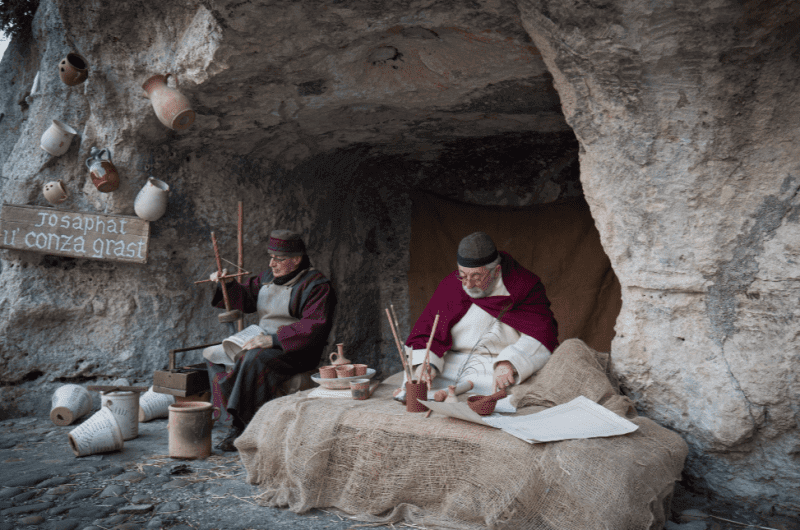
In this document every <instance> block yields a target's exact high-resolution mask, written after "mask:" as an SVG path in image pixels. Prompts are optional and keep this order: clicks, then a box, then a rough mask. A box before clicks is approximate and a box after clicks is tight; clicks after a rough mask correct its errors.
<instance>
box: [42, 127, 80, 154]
mask: <svg viewBox="0 0 800 530" xmlns="http://www.w3.org/2000/svg"><path fill="white" fill-rule="evenodd" d="M76 134H78V131H76V130H75V129H73V128H72V127H70V126H69V125H67V124H66V123H64V122H61V121H58V120H53V125H51V126H50V127H49V128H48V129H47V130H46V131H45V132H44V134H42V141H41V147H42V149H44V150H45V151H47V152H48V153H50V154H51V155H53V156H61V155H63V154H64V153H66V152H67V150H69V144H70V142H72V137H73V136H75V135H76Z"/></svg>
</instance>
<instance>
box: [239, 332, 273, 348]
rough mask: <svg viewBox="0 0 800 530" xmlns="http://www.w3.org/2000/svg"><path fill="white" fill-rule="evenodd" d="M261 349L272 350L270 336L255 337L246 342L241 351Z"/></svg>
mask: <svg viewBox="0 0 800 530" xmlns="http://www.w3.org/2000/svg"><path fill="white" fill-rule="evenodd" d="M261 348H272V335H257V336H255V337H253V338H252V339H250V340H248V341H247V342H245V343H244V345H243V346H242V349H243V350H245V351H246V350H258V349H261Z"/></svg>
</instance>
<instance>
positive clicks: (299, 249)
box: [267, 230, 306, 256]
mask: <svg viewBox="0 0 800 530" xmlns="http://www.w3.org/2000/svg"><path fill="white" fill-rule="evenodd" d="M267 249H268V250H269V252H270V253H271V254H274V255H275V256H302V255H304V254H305V253H306V246H305V244H304V243H303V239H302V238H301V237H300V234H298V233H297V232H293V231H292V230H273V231H272V232H271V233H270V235H269V243H267Z"/></svg>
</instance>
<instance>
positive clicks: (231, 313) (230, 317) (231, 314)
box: [211, 232, 242, 324]
mask: <svg viewBox="0 0 800 530" xmlns="http://www.w3.org/2000/svg"><path fill="white" fill-rule="evenodd" d="M211 242H212V243H213V244H214V258H216V260H217V277H219V276H222V260H221V259H220V257H219V247H218V246H217V236H216V235H215V234H214V232H211ZM219 285H220V288H222V299H223V300H224V301H225V312H224V313H220V314H219V315H217V320H219V321H220V322H221V323H223V324H224V323H226V322H235V321H237V320H239V319H240V318H242V312H241V311H239V310H238V309H233V310H231V302H230V299H229V298H228V289H227V288H226V287H225V281H224V280H222V281H220V283H219Z"/></svg>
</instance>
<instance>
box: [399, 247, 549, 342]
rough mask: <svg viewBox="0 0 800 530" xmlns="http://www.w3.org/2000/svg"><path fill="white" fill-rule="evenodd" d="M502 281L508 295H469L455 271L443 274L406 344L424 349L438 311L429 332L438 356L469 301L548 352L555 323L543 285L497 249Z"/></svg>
mask: <svg viewBox="0 0 800 530" xmlns="http://www.w3.org/2000/svg"><path fill="white" fill-rule="evenodd" d="M500 255H501V256H502V261H501V263H500V267H502V275H503V282H504V283H505V286H506V288H507V289H508V292H509V296H487V297H485V298H472V297H470V296H469V295H468V294H467V293H466V292H464V289H463V287H462V283H461V281H460V280H459V279H458V271H453V272H452V273H451V274H449V275H447V277H445V279H444V280H442V281H441V283H439V286H438V287H437V288H436V291H434V293H433V296H432V297H431V299H430V301H429V302H428V304H427V305H426V306H425V310H424V311H423V312H422V315H420V317H419V318H418V319H417V322H416V323H415V324H414V327H413V328H412V329H411V333H410V334H409V336H408V340H406V346H409V347H411V348H413V349H415V350H416V349H424V348H425V347H426V346H427V343H428V337H429V335H430V332H431V329H433V321H434V318H435V317H436V314H437V313H439V325H438V327H437V328H436V333H435V334H434V336H433V342H432V343H431V352H433V353H435V354H436V355H437V356H439V357H442V356H443V355H444V354H445V352H447V351H448V350H449V349H450V348H451V347H452V345H453V336H452V334H451V332H450V331H451V329H452V327H453V326H454V325H455V324H456V323H457V322H458V321H459V320H461V318H462V317H463V316H464V315H465V314H466V313H467V311H468V310H469V308H470V307H471V306H472V304H476V305H478V306H479V307H480V308H481V309H483V310H485V311H486V312H487V313H489V314H490V315H492V316H493V317H495V318H497V317H499V318H500V321H501V322H502V323H504V324H507V325H509V326H511V327H512V328H514V329H516V330H517V331H519V332H520V333H524V334H526V335H530V336H531V337H533V338H535V339H537V340H538V341H539V342H541V343H542V344H543V345H544V346H545V347H546V348H547V349H548V350H550V351H551V352H552V351H554V350H555V349H556V347H557V346H558V325H557V324H556V320H555V318H554V317H553V312H552V311H551V310H550V301H549V300H548V299H547V294H546V292H545V288H544V285H542V282H541V280H540V279H539V277H538V276H536V275H535V274H534V273H532V272H531V271H529V270H528V269H526V268H525V267H523V266H522V265H520V264H519V263H518V262H517V261H516V260H515V259H514V258H512V257H511V256H510V255H509V254H508V253H507V252H502V251H501V252H500Z"/></svg>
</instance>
